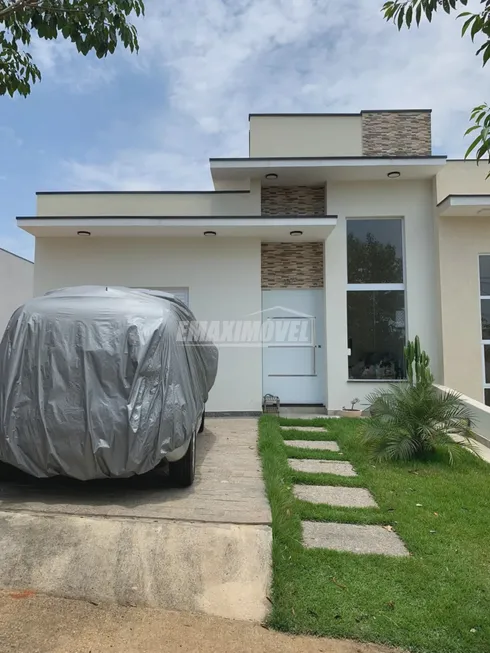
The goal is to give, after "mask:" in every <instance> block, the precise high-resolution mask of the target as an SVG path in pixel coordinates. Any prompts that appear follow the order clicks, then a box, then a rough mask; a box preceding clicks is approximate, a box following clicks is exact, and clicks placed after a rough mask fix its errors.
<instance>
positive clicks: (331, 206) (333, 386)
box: [325, 181, 442, 410]
mask: <svg viewBox="0 0 490 653" xmlns="http://www.w3.org/2000/svg"><path fill="white" fill-rule="evenodd" d="M327 205H328V213H330V214H334V215H338V224H337V227H336V228H335V229H334V230H333V232H332V234H331V235H330V237H329V238H328V240H327V241H326V247H325V261H326V263H325V285H326V289H325V292H326V312H327V316H326V320H327V322H326V323H327V336H326V347H327V395H328V397H327V404H328V407H329V409H333V410H335V409H339V408H341V407H342V406H344V405H348V404H349V401H350V400H351V399H352V398H354V397H359V398H360V399H361V401H363V400H364V398H365V397H366V395H367V394H369V393H370V392H371V391H372V390H374V389H376V388H379V387H382V386H383V385H384V384H380V383H375V382H367V381H349V380H348V360H347V299H346V293H347V236H346V218H382V217H392V218H393V217H401V218H403V219H404V239H405V283H406V314H407V322H408V337H409V338H411V339H413V338H414V337H415V336H416V335H418V336H419V337H420V339H421V342H422V345H423V347H424V348H425V349H426V350H427V352H428V354H429V356H430V358H431V361H432V370H433V372H434V374H435V377H436V380H439V379H442V344H441V332H440V309H439V305H440V296H439V292H438V275H437V266H438V262H437V258H436V257H437V247H436V243H435V230H434V219H433V194H432V185H431V182H430V181H427V182H425V181H420V182H418V181H410V182H401V181H400V182H386V183H384V182H383V183H372V182H371V183H357V184H353V183H349V184H347V183H337V184H334V183H330V184H328V186H327Z"/></svg>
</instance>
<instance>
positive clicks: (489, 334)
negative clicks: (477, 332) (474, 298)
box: [480, 297, 490, 340]
mask: <svg viewBox="0 0 490 653" xmlns="http://www.w3.org/2000/svg"><path fill="white" fill-rule="evenodd" d="M480 304H481V335H482V340H490V297H489V298H488V299H482V300H480Z"/></svg>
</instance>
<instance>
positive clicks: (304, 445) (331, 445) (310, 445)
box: [284, 440, 340, 451]
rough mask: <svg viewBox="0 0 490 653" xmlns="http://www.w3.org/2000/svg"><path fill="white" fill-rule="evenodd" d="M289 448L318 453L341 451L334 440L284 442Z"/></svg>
mask: <svg viewBox="0 0 490 653" xmlns="http://www.w3.org/2000/svg"><path fill="white" fill-rule="evenodd" d="M284 444H287V446H288V447H298V449H315V450H317V451H340V449H339V445H338V444H337V443H336V442H334V441H333V440H284Z"/></svg>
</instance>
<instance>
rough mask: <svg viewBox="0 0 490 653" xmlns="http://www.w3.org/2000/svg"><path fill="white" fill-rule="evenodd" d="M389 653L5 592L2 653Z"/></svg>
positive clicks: (223, 622)
mask: <svg viewBox="0 0 490 653" xmlns="http://www.w3.org/2000/svg"><path fill="white" fill-rule="evenodd" d="M180 650H182V651H185V652H186V653H249V652H250V651H254V653H276V652H277V653H279V652H280V653H298V651H301V653H388V652H390V651H393V650H394V649H389V648H386V647H382V646H375V645H369V644H359V643H357V642H349V641H340V640H331V639H316V638H312V637H291V636H288V635H282V634H279V633H275V632H272V631H269V630H266V629H265V628H263V627H261V626H259V625H255V624H250V623H246V622H241V621H230V620H227V619H219V618H216V617H207V616H204V615H193V614H186V613H183V612H167V611H163V610H151V609H141V608H131V607H121V606H106V605H98V606H97V605H92V604H90V603H86V602H84V601H73V600H68V599H55V598H51V597H43V596H39V595H29V596H26V598H25V599H23V600H20V599H17V600H15V599H13V598H12V592H0V653H25V652H26V651H31V652H32V653H114V652H115V651H118V652H119V651H121V652H122V651H138V653H167V652H168V653H175V652H176V651H180Z"/></svg>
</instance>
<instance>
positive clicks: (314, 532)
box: [283, 416, 408, 556]
mask: <svg viewBox="0 0 490 653" xmlns="http://www.w3.org/2000/svg"><path fill="white" fill-rule="evenodd" d="M304 419H308V417H307V416H305V418H304ZM308 428H309V429H311V428H312V427H283V429H284V430H287V431H288V432H289V433H288V435H291V432H292V431H295V432H297V434H298V438H299V437H300V435H301V433H302V432H305V431H306V429H308ZM314 428H315V432H316V433H321V432H323V433H324V434H325V439H324V440H321V441H314V440H300V439H297V440H296V439H295V440H285V444H286V445H287V446H289V447H295V448H297V449H298V450H302V449H303V450H305V449H308V450H310V451H330V452H332V451H333V452H337V453H338V455H339V456H340V455H342V452H341V451H340V449H339V446H338V444H337V443H336V442H335V441H332V440H328V427H327V428H326V429H324V428H320V429H319V428H318V427H314ZM289 465H290V467H291V468H292V469H294V470H295V471H299V472H306V473H314V474H333V475H335V476H339V477H343V476H357V473H356V471H355V469H354V468H353V467H352V465H351V464H350V463H349V462H348V461H345V460H318V459H307V458H305V459H297V458H290V459H289ZM293 492H294V494H295V496H296V497H297V498H298V499H301V500H302V501H307V502H310V503H314V504H316V505H322V504H324V505H331V506H338V507H343V508H377V507H378V505H377V504H376V502H375V500H374V499H373V497H372V496H371V494H370V493H369V491H368V490H366V489H365V488H351V487H342V486H341V485H338V486H327V485H306V484H305V485H295V486H294V488H293ZM302 526H303V544H304V546H305V547H306V548H311V549H332V550H335V551H349V552H351V553H360V554H362V553H377V554H382V555H391V556H406V555H408V551H407V549H406V548H405V545H404V544H403V542H402V541H401V539H400V538H399V537H398V535H397V534H396V533H394V532H393V530H392V529H391V528H384V527H383V526H362V525H356V524H348V523H347V524H344V523H342V524H337V523H334V522H308V521H304V522H303V523H302Z"/></svg>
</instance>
